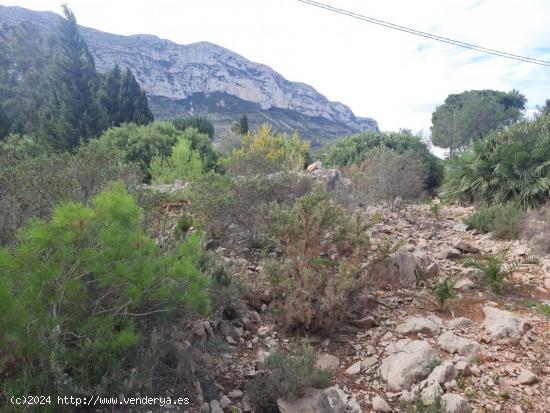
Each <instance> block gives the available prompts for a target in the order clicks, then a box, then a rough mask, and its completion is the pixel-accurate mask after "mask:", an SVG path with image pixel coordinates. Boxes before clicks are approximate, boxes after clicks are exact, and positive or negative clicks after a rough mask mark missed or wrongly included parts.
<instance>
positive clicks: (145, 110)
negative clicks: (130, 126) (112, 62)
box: [118, 68, 153, 125]
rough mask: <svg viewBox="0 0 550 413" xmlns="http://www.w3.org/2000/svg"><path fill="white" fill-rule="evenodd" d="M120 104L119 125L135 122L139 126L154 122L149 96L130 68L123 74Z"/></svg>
mask: <svg viewBox="0 0 550 413" xmlns="http://www.w3.org/2000/svg"><path fill="white" fill-rule="evenodd" d="M118 102H119V119H118V120H119V123H123V122H133V123H136V124H138V125H146V124H148V123H150V122H152V121H153V114H152V113H151V110H150V109H149V106H148V104H147V96H146V95H145V92H144V91H143V90H141V87H140V86H139V84H138V82H137V80H136V78H135V77H134V75H133V74H132V71H131V70H130V69H128V68H126V69H125V70H124V72H123V73H122V79H121V81H120V92H119V97H118Z"/></svg>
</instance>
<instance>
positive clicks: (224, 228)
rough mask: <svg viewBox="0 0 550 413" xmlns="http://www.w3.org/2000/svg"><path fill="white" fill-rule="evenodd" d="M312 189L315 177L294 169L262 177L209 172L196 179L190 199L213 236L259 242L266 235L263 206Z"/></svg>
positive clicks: (288, 201)
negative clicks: (296, 172)
mask: <svg viewBox="0 0 550 413" xmlns="http://www.w3.org/2000/svg"><path fill="white" fill-rule="evenodd" d="M310 189H311V180H310V179H309V178H308V177H304V176H300V175H297V174H294V173H281V174H276V175H273V176H258V177H255V176H240V177H235V176H231V175H218V174H215V173H209V174H206V175H204V176H202V177H200V178H199V179H197V180H196V181H195V182H193V183H192V186H191V190H190V191H191V193H190V195H189V199H191V200H192V208H193V211H194V212H195V213H196V214H197V216H198V217H199V218H200V219H202V221H203V222H204V225H205V228H206V231H207V233H208V235H209V236H210V237H213V238H218V239H220V240H225V241H227V240H233V241H235V242H244V243H246V244H247V245H249V246H259V245H262V244H263V240H264V238H265V237H264V233H263V231H262V229H263V225H264V222H265V217H264V216H263V214H262V212H261V211H260V207H261V206H262V205H264V204H267V203H270V202H277V203H282V204H286V205H288V204H291V203H292V202H294V200H295V199H297V198H298V197H300V196H302V195H304V194H305V193H307V192H308V191H309V190H310Z"/></svg>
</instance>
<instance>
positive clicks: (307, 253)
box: [262, 190, 369, 334]
mask: <svg viewBox="0 0 550 413" xmlns="http://www.w3.org/2000/svg"><path fill="white" fill-rule="evenodd" d="M265 215H266V216H267V227H268V231H269V233H270V234H271V239H272V241H273V242H274V243H275V245H276V246H277V247H278V249H280V250H281V251H282V252H283V255H282V257H280V258H278V259H277V260H276V261H274V260H269V259H268V260H264V264H262V266H263V267H264V268H265V273H266V275H267V277H268V279H269V280H270V282H271V283H272V285H273V287H274V290H275V291H276V293H277V294H278V297H279V298H278V303H277V304H278V305H279V307H280V312H281V318H282V319H281V321H282V324H284V325H285V326H286V327H287V328H288V329H290V330H295V329H300V330H306V331H314V332H317V333H321V334H330V333H332V332H333V331H334V330H335V329H336V328H337V327H338V326H339V325H341V323H342V322H343V321H344V320H345V318H346V316H347V315H349V305H350V304H351V303H352V302H353V299H352V296H353V295H354V294H355V293H357V291H358V290H360V287H359V286H360V285H361V281H362V280H361V274H362V272H361V264H362V263H363V262H365V260H366V258H367V251H368V247H369V238H368V234H367V232H366V230H367V228H368V225H367V224H366V223H365V222H363V218H362V216H361V215H360V214H359V213H356V214H354V215H353V216H350V215H349V214H347V213H346V212H345V211H344V210H343V209H342V208H340V207H339V206H338V205H336V204H335V203H334V202H332V201H331V200H330V199H329V198H328V195H327V194H326V193H325V192H323V191H321V190H314V191H312V192H310V193H308V194H306V195H304V196H302V197H301V198H299V199H298V200H297V201H296V202H295V203H294V205H292V206H283V205H278V204H271V205H270V206H269V208H268V209H267V210H266V212H265ZM334 254H337V255H338V257H337V258H334V259H331V258H328V257H330V256H331V255H334Z"/></svg>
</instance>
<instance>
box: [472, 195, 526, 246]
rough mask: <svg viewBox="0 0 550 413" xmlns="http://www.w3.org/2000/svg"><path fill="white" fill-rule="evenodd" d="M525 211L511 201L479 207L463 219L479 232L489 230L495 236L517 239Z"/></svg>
mask: <svg viewBox="0 0 550 413" xmlns="http://www.w3.org/2000/svg"><path fill="white" fill-rule="evenodd" d="M526 216H527V212H526V211H524V210H522V209H518V207H517V206H515V205H514V204H511V203H506V204H497V205H493V206H490V207H481V208H479V209H478V210H477V211H476V212H474V213H473V214H472V215H470V216H469V217H467V218H466V219H464V223H465V224H466V225H468V227H469V228H471V229H476V230H478V231H479V232H482V233H487V232H491V233H492V234H493V236H494V237H495V238H502V239H517V238H518V237H519V234H520V232H521V229H522V226H523V221H524V219H525V217H526Z"/></svg>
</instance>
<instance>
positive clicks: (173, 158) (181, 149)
mask: <svg viewBox="0 0 550 413" xmlns="http://www.w3.org/2000/svg"><path fill="white" fill-rule="evenodd" d="M203 169H204V168H203V163H202V160H201V158H200V155H199V153H198V152H197V151H194V150H191V143H190V142H189V141H188V140H186V139H184V138H180V139H179V140H178V142H177V143H176V144H175V145H174V147H173V148H172V152H171V153H170V156H168V157H162V156H158V155H156V156H154V157H153V159H151V181H152V183H153V184H155V185H157V184H168V183H172V182H174V181H175V180H176V179H181V180H184V181H189V180H193V179H195V178H197V177H199V176H200V175H202V173H203Z"/></svg>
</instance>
